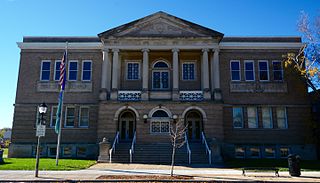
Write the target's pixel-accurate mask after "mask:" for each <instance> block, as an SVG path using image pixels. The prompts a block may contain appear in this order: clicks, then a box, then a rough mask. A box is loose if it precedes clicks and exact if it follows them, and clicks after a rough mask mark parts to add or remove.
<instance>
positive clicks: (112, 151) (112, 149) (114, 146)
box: [109, 131, 119, 163]
mask: <svg viewBox="0 0 320 183" xmlns="http://www.w3.org/2000/svg"><path fill="white" fill-rule="evenodd" d="M117 143H119V131H117V133H116V136H115V137H114V140H113V144H112V147H111V149H110V150H109V155H110V160H109V162H110V163H111V162H112V153H115V152H116V144H117Z"/></svg>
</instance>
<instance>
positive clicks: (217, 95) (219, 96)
mask: <svg viewBox="0 0 320 183" xmlns="http://www.w3.org/2000/svg"><path fill="white" fill-rule="evenodd" d="M213 97H214V98H213V99H214V100H215V101H222V94H221V89H214V93H213Z"/></svg>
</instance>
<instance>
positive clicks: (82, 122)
mask: <svg viewBox="0 0 320 183" xmlns="http://www.w3.org/2000/svg"><path fill="white" fill-rule="evenodd" d="M79 126H80V127H88V126H89V107H80V114H79Z"/></svg>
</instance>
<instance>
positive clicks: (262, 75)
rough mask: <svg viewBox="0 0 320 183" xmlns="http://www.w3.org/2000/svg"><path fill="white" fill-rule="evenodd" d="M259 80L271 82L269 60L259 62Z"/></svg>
mask: <svg viewBox="0 0 320 183" xmlns="http://www.w3.org/2000/svg"><path fill="white" fill-rule="evenodd" d="M259 79H260V81H269V66H268V61H267V60H259Z"/></svg>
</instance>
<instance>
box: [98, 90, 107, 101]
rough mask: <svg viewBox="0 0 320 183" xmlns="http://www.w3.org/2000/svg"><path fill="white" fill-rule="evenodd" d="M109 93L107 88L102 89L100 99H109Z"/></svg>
mask: <svg viewBox="0 0 320 183" xmlns="http://www.w3.org/2000/svg"><path fill="white" fill-rule="evenodd" d="M107 96H108V93H107V90H106V89H101V90H100V94H99V99H100V100H107V99H108V97H107Z"/></svg>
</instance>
